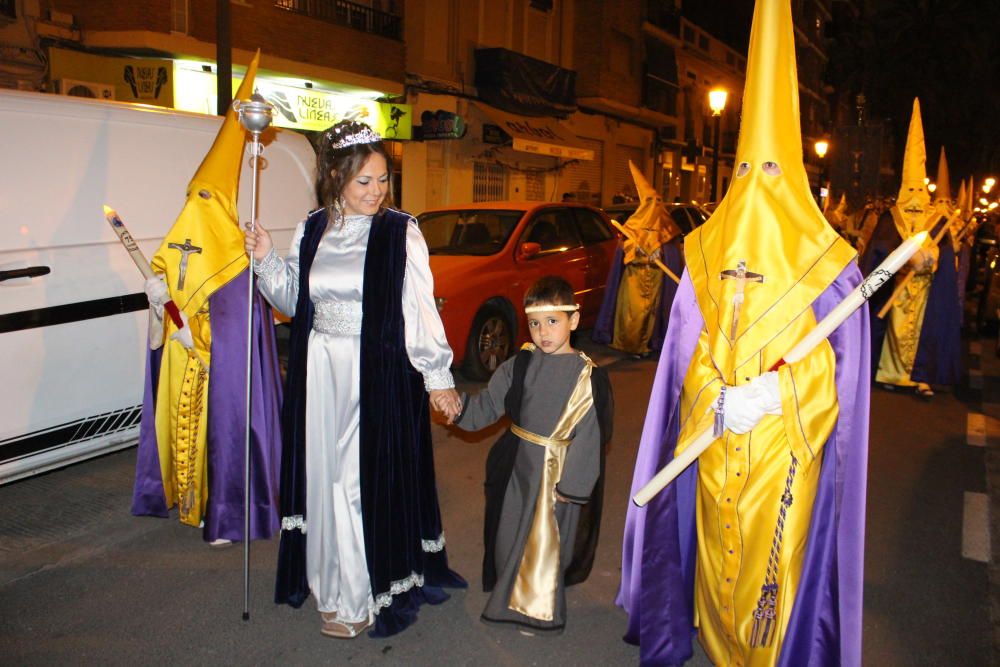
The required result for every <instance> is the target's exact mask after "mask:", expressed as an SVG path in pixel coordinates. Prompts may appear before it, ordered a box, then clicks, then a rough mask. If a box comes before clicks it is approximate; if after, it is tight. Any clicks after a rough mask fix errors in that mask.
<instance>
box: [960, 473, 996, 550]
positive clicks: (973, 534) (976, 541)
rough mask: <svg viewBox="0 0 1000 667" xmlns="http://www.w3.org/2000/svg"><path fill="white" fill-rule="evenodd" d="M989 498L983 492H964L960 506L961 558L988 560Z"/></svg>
mask: <svg viewBox="0 0 1000 667" xmlns="http://www.w3.org/2000/svg"><path fill="white" fill-rule="evenodd" d="M989 514H990V500H989V498H988V497H987V496H986V494H985V493H970V492H968V491H966V492H965V502H964V506H963V508H962V558H968V559H970V560H975V561H979V562H980V563H989V562H990V530H989V527H990V518H989Z"/></svg>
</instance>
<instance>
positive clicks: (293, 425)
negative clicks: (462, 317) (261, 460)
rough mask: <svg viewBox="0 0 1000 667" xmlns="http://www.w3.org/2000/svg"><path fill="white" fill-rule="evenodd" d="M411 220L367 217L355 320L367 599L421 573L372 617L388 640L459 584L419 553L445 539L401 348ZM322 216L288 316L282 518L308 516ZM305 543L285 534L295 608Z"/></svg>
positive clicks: (422, 403)
mask: <svg viewBox="0 0 1000 667" xmlns="http://www.w3.org/2000/svg"><path fill="white" fill-rule="evenodd" d="M409 220H410V216H408V215H406V214H404V213H400V212H398V211H393V210H391V209H387V210H385V211H383V212H381V213H379V214H378V215H376V216H375V218H374V219H373V220H372V223H371V231H370V232H369V235H368V251H367V254H366V256H365V267H364V282H363V285H364V289H363V295H362V304H361V309H362V313H363V314H362V316H361V397H360V410H361V422H360V445H361V446H360V459H361V460H360V470H361V515H362V525H363V530H364V537H365V556H366V558H367V561H368V576H369V580H370V582H371V591H372V595H373V596H374V597H375V598H378V596H379V595H382V594H388V593H389V592H390V590H391V588H392V583H393V582H396V581H401V580H404V579H407V578H409V577H410V575H411V574H414V573H416V574H419V575H422V576H423V578H424V583H423V585H422V586H416V585H415V586H413V587H412V588H410V589H409V590H406V591H404V592H402V593H399V594H397V595H393V596H392V603H391V604H390V605H389V606H388V607H383V608H382V609H381V610H380V611H379V613H378V614H376V616H375V628H374V630H373V631H372V633H371V634H372V635H373V636H376V637H387V636H390V635H394V634H396V633H398V632H400V631H402V630H404V629H406V628H407V627H408V626H409V625H410V624H412V623H413V622H414V621H415V620H416V618H417V610H418V609H419V608H420V605H422V604H423V603H425V602H427V603H430V604H439V603H441V602H444V601H445V600H447V599H448V594H447V593H445V592H444V590H442V587H451V588H465V587H466V585H467V584H466V582H465V580H464V579H462V577H461V576H459V575H458V574H457V573H455V572H452V571H451V570H450V569H449V568H448V556H447V552H446V550H445V549H444V548H443V547H442V548H441V549H440V550H439V551H436V552H431V551H424V549H423V548H422V542H423V541H436V540H438V539H439V538H440V537H441V536H442V528H441V512H440V510H439V508H438V500H437V486H436V484H435V480H434V452H433V449H432V442H431V424H430V407H429V403H428V396H427V392H426V391H425V390H424V380H423V376H422V375H421V374H420V373H419V372H418V371H417V370H416V369H415V368H413V365H412V364H411V363H410V359H409V356H408V355H407V352H406V344H405V339H404V326H403V325H404V322H403V276H404V273H405V268H406V229H407V225H408V224H409ZM326 225H327V222H326V210H325V209H319V210H317V211H315V212H313V213H312V214H311V215H310V216H309V218H308V220H307V221H306V226H305V232H304V233H303V236H302V241H301V244H300V246H299V292H298V301H297V302H296V306H295V317H294V319H293V320H292V336H291V340H290V341H289V359H288V375H287V378H286V380H287V387H286V391H285V396H286V400H285V404H284V406H283V410H282V428H283V435H284V449H283V450H282V457H281V515H282V516H283V517H285V516H295V515H301V516H302V517H303V518H304V519H305V520H306V524H307V526H308V522H309V517H308V516H306V484H307V482H308V471H307V470H306V469H305V462H306V451H305V444H306V443H305V439H306V427H305V416H306V412H305V411H306V372H307V367H308V365H307V363H306V362H307V355H308V352H309V349H308V343H309V332H310V331H311V330H312V321H313V314H314V308H313V303H312V301H311V300H310V298H309V272H310V270H311V268H312V262H313V259H314V258H315V256H316V250H317V249H318V248H319V242H320V240H321V239H322V237H323V233H324V231H325V230H326ZM306 538H307V535H306V534H305V533H303V532H302V531H300V530H298V529H292V530H282V531H281V543H280V545H279V548H278V569H277V578H276V583H275V594H274V600H275V602H276V603H279V604H282V603H286V604H289V605H291V606H293V607H300V606H301V605H302V603H303V602H305V600H306V598H308V597H309V582H308V580H307V578H306V570H305V566H306Z"/></svg>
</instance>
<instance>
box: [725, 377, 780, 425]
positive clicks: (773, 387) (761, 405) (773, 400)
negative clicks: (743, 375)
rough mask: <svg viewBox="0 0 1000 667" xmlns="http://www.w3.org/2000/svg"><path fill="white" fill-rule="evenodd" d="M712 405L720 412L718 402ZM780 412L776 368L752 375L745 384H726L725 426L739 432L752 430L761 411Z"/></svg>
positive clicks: (762, 413)
mask: <svg viewBox="0 0 1000 667" xmlns="http://www.w3.org/2000/svg"><path fill="white" fill-rule="evenodd" d="M712 409H713V410H715V411H716V412H719V404H718V402H716V403H714V404H713V405H712ZM780 414H781V390H780V388H779V386H778V373H777V371H770V372H768V373H764V374H763V375H761V376H758V377H755V378H754V379H753V380H751V381H750V382H749V383H748V384H744V385H740V386H736V387H733V386H728V387H726V397H725V399H724V401H723V404H722V416H723V421H724V424H725V427H726V428H727V429H728V430H730V431H732V432H733V433H735V434H736V435H741V434H743V433H747V432H748V431H751V430H752V429H753V428H754V427H755V426H757V424H758V423H760V420H761V419H763V418H764V415H780Z"/></svg>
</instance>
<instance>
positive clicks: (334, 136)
mask: <svg viewBox="0 0 1000 667" xmlns="http://www.w3.org/2000/svg"><path fill="white" fill-rule="evenodd" d="M343 129H346V128H343V127H338V128H337V129H335V130H329V131H328V132H327V133H326V138H327V140H328V141H329V142H330V147H331V148H333V149H334V150H339V149H341V148H347V147H348V146H357V145H358V144H376V143H378V142H380V141H382V137H381V136H380V135H379V133H378V132H376V131H375V130H373V129H371V128H370V127H368V126H363V127H362V129H361V130H359V131H357V132H352V133H347V134H345V133H343V132H341V130H343Z"/></svg>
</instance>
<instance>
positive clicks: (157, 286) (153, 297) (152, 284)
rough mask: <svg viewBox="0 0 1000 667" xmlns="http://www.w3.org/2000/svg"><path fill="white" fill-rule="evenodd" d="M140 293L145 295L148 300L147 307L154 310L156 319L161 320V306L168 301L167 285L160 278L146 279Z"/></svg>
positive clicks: (168, 291)
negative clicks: (142, 292)
mask: <svg viewBox="0 0 1000 667" xmlns="http://www.w3.org/2000/svg"><path fill="white" fill-rule="evenodd" d="M142 291H144V292H145V293H146V298H147V299H148V300H149V307H150V308H152V309H153V310H154V312H155V313H156V317H157V318H159V319H161V320H162V319H163V304H165V303H166V302H167V301H170V290H168V289H167V283H166V282H165V281H164V280H163V278H162V277H160V276H153V277H152V278H146V282H145V284H143V286H142Z"/></svg>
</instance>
